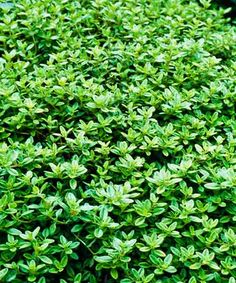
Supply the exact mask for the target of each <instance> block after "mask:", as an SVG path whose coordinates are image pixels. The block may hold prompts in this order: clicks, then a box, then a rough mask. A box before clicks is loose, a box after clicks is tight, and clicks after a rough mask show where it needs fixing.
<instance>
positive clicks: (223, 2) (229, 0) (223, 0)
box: [213, 0, 236, 24]
mask: <svg viewBox="0 0 236 283" xmlns="http://www.w3.org/2000/svg"><path fill="white" fill-rule="evenodd" d="M213 3H214V4H215V3H216V4H217V5H218V6H221V7H224V8H225V9H226V8H230V9H229V10H228V11H229V13H228V14H227V15H228V16H229V17H231V18H232V23H234V24H235V23H236V22H235V18H236V0H214V2H213Z"/></svg>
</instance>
